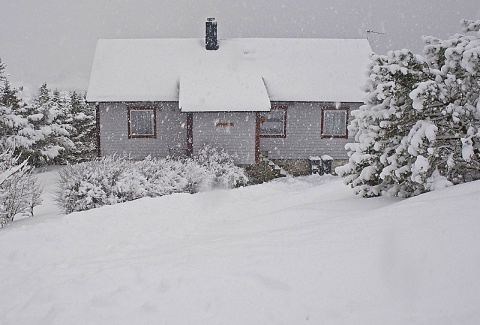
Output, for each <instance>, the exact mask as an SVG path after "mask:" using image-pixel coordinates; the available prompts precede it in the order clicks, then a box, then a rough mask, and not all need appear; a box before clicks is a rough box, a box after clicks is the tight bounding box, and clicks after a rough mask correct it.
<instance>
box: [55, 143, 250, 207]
mask: <svg viewBox="0 0 480 325" xmlns="http://www.w3.org/2000/svg"><path fill="white" fill-rule="evenodd" d="M208 152H209V153H211V154H212V157H211V159H210V158H209V157H207V155H208V153H207V151H202V155H201V157H200V156H199V157H196V158H195V159H190V158H183V159H172V158H167V159H156V158H151V157H147V158H145V159H144V160H141V161H132V160H129V159H127V157H112V156H109V157H104V158H101V159H98V160H95V161H91V162H84V163H80V164H77V165H69V166H66V167H64V168H63V169H61V170H60V171H59V174H60V181H59V191H58V193H57V202H58V204H59V205H60V206H61V207H62V208H63V209H64V210H65V212H66V213H70V212H73V211H83V210H88V209H92V208H96V207H100V206H103V205H108V204H115V203H120V202H125V201H131V200H135V199H138V198H141V197H146V196H150V197H156V196H162V195H168V194H172V193H195V192H198V191H200V190H202V189H207V188H212V186H221V187H222V188H231V187H234V186H239V185H241V184H246V183H247V178H246V176H245V174H244V173H243V170H242V169H241V168H239V167H237V166H235V165H233V162H232V159H231V158H229V157H228V155H226V153H224V152H220V153H219V152H218V151H217V150H215V149H212V148H208ZM217 154H218V155H217Z"/></svg>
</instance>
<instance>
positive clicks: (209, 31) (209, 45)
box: [205, 18, 218, 50]
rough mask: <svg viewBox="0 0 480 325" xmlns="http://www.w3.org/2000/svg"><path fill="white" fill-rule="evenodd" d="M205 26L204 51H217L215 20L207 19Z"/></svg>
mask: <svg viewBox="0 0 480 325" xmlns="http://www.w3.org/2000/svg"><path fill="white" fill-rule="evenodd" d="M205 26H206V30H205V49H207V50H218V41H217V22H216V21H215V18H207V22H206V23H205Z"/></svg>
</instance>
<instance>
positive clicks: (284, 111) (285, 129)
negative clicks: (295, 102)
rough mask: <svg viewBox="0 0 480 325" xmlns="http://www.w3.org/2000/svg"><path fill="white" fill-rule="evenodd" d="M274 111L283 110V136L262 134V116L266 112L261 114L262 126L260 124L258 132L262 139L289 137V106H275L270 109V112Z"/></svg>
mask: <svg viewBox="0 0 480 325" xmlns="http://www.w3.org/2000/svg"><path fill="white" fill-rule="evenodd" d="M273 110H283V134H275V135H269V134H262V133H261V128H260V124H261V115H262V114H263V113H264V112H260V113H259V121H260V124H259V131H258V132H259V135H260V138H286V137H287V110H288V106H287V105H273V106H272V108H271V109H270V111H273ZM265 113H268V112H265Z"/></svg>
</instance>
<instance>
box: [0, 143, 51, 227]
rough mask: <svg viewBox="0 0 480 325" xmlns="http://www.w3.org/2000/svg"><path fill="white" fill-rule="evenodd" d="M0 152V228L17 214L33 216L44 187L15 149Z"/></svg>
mask: <svg viewBox="0 0 480 325" xmlns="http://www.w3.org/2000/svg"><path fill="white" fill-rule="evenodd" d="M1 152H2V153H0V228H2V227H3V226H4V225H5V224H7V223H8V222H10V221H13V219H14V218H15V217H16V216H20V215H23V216H29V217H33V208H34V207H35V206H37V205H39V204H40V203H41V198H40V195H41V193H42V189H41V188H40V186H39V185H38V184H37V180H36V178H35V177H34V176H33V175H32V171H33V169H32V167H30V166H28V165H27V161H23V162H22V163H19V158H18V156H17V157H16V156H14V155H13V150H2V151H1Z"/></svg>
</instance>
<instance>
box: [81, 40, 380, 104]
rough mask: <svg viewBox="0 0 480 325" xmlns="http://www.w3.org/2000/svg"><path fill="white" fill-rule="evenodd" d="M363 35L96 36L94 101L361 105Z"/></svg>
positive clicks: (367, 51) (366, 50)
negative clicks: (211, 42)
mask: <svg viewBox="0 0 480 325" xmlns="http://www.w3.org/2000/svg"><path fill="white" fill-rule="evenodd" d="M370 53H371V48H370V45H369V44H368V41H367V40H364V39H361V40H359V39H343V40H342V39H229V40H220V41H219V49H218V50H216V51H208V50H206V49H205V46H204V40H203V39H138V40H99V41H98V43H97V49H96V53H95V58H94V62H93V66H92V72H91V76H90V84H89V88H88V93H87V99H88V101H90V102H119V101H120V102H125V101H126V102H131V101H179V106H180V107H181V108H182V110H183V111H220V110H221V111H236V110H240V111H242V110H247V111H251V110H253V111H264V110H268V109H269V107H270V103H269V102H270V101H314V102H362V101H363V97H364V93H363V92H362V90H361V87H362V86H363V84H364V83H365V79H366V77H365V71H366V66H367V64H368V62H369V54H370Z"/></svg>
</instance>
